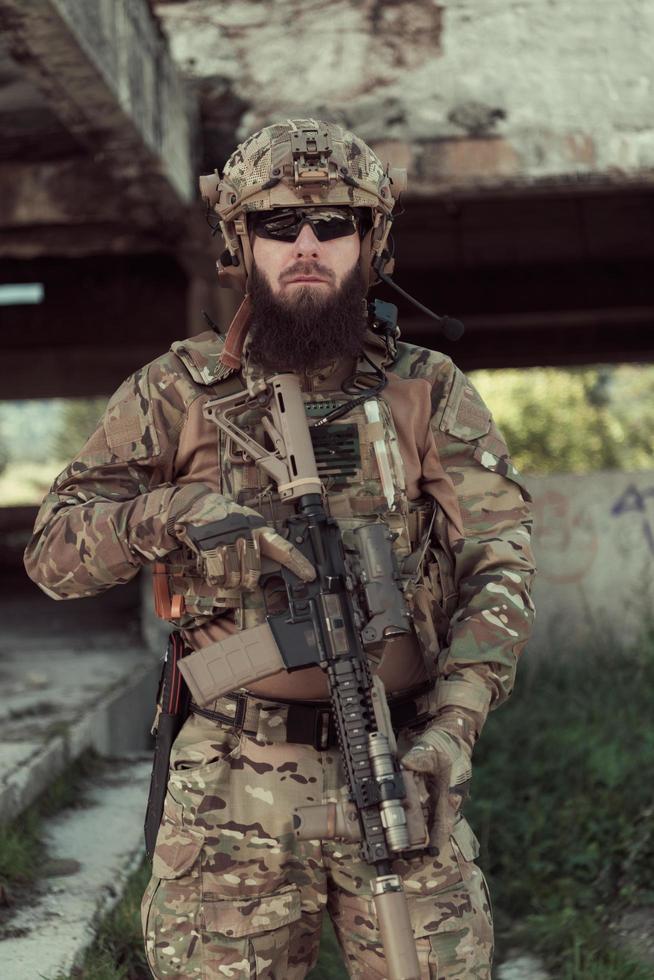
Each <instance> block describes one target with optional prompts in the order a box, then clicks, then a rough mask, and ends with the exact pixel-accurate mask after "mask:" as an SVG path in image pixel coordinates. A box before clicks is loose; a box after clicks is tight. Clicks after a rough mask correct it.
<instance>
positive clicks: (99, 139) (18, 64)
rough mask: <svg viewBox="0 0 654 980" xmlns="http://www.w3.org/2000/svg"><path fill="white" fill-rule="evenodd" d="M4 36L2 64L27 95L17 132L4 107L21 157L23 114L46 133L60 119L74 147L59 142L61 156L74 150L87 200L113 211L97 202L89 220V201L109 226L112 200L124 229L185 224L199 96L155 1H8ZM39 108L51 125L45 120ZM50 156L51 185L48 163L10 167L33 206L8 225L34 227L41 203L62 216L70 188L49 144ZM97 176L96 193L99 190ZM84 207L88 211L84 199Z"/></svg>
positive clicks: (14, 214)
mask: <svg viewBox="0 0 654 980" xmlns="http://www.w3.org/2000/svg"><path fill="white" fill-rule="evenodd" d="M0 29H1V32H2V36H3V44H4V47H3V49H2V51H0V64H2V65H3V66H4V69H5V71H6V72H7V73H8V76H9V82H10V83H13V87H12V86H11V85H10V93H9V95H10V97H13V96H12V91H13V92H14V93H15V94H17V95H19V96H20V97H21V98H22V100H23V101H22V104H21V107H20V111H19V112H16V116H15V120H14V130H12V128H11V112H10V109H11V103H9V104H8V103H7V100H6V99H5V100H4V101H2V100H0V110H2V113H3V115H2V119H3V120H7V119H8V120H9V123H10V125H9V133H10V137H11V138H12V141H11V145H12V146H13V147H14V151H19V150H20V146H21V143H20V140H18V137H17V133H16V131H15V130H16V129H20V122H21V120H22V119H23V116H25V121H26V128H27V129H29V126H30V124H33V125H34V126H35V127H36V128H37V131H38V130H39V129H41V128H42V127H44V126H46V131H47V132H51V131H52V125H51V123H50V122H49V119H50V117H53V118H54V119H55V120H57V122H58V124H59V125H60V126H61V127H63V129H64V131H65V133H66V134H67V139H68V141H69V145H68V147H67V148H66V146H63V145H62V144H61V141H60V142H59V144H58V146H57V147H55V148H54V150H53V151H52V152H53V154H54V157H53V159H55V160H56V159H57V157H58V156H60V155H61V153H62V152H64V151H65V150H66V149H68V152H69V155H72V154H74V157H75V163H76V164H80V165H81V168H80V169H81V175H82V178H83V179H85V180H84V183H85V186H84V188H83V190H85V191H86V192H87V193H86V195H83V196H90V197H92V198H93V197H100V198H103V199H104V201H103V205H97V204H96V205H94V206H93V205H92V206H91V213H90V214H89V206H88V205H84V204H83V205H82V207H81V211H82V214H84V215H88V220H89V221H91V222H93V221H96V220H98V219H99V220H101V221H102V220H107V217H108V215H107V212H108V211H110V207H111V203H113V205H114V210H113V215H112V217H113V219H114V221H115V222H119V221H120V220H121V219H122V218H124V217H129V220H130V222H131V223H133V222H135V221H136V222H140V223H142V224H145V225H152V224H153V223H154V222H156V221H157V220H161V218H162V217H163V218H165V219H167V220H169V219H170V216H171V215H172V216H176V217H178V218H179V219H180V220H181V219H182V218H183V217H184V216H185V214H186V208H187V205H188V204H189V202H190V201H192V200H193V199H194V197H195V160H194V152H193V150H194V146H193V141H194V136H195V122H196V115H195V100H194V99H193V98H189V93H188V91H187V89H186V87H185V86H184V84H183V82H182V80H181V79H180V77H179V75H178V72H177V69H176V66H175V64H174V61H173V59H172V57H171V55H170V52H169V50H168V45H167V42H166V38H165V36H164V35H163V33H162V31H161V29H160V26H159V24H158V22H157V20H156V19H155V18H154V16H153V14H152V11H151V9H150V6H149V4H148V3H147V2H146V0H98V2H95V3H84V2H83V0H31V2H30V3H29V4H25V3H22V2H20V0H0ZM38 107H41V108H42V109H43V110H46V115H47V118H45V117H44V118H42V116H41V115H38V113H37V115H34V112H35V110H36V109H37V108H38ZM30 113H32V115H30ZM25 114H26V115H25ZM24 125H25V123H24ZM71 151H72V152H71ZM34 155H35V154H34V153H33V156H34ZM84 157H86V159H84ZM39 161H45V164H41V166H42V167H43V168H44V172H43V175H42V179H39V173H38V166H36V170H37V172H36V173H35V172H34V170H35V162H34V160H32V162H31V167H32V170H31V171H30V173H29V174H26V173H23V174H20V173H19V172H18V173H17V172H16V168H17V166H20V165H22V164H23V163H24V161H23V159H22V158H21V157H20V156H19V157H18V159H17V160H16V162H15V164H14V165H13V166H10V168H9V172H8V174H7V175H6V179H7V178H8V179H9V180H14V181H16V182H17V183H18V185H19V189H20V191H21V193H20V194H19V197H20V199H21V203H22V204H23V205H25V204H26V202H27V205H26V206H23V207H22V208H14V209H13V210H12V209H9V210H7V209H5V211H3V213H2V215H1V216H0V218H1V220H2V224H3V225H5V226H6V225H9V226H20V225H21V224H25V223H26V222H27V221H30V220H34V215H38V211H39V209H38V203H39V201H38V198H43V199H44V201H45V203H46V215H45V218H44V219H42V221H41V223H46V221H47V220H48V219H49V220H50V222H51V223H55V221H56V220H57V219H56V216H54V217H53V215H52V214H51V212H53V210H54V212H56V210H57V206H56V204H53V203H52V198H55V199H56V197H57V192H59V196H61V194H62V192H61V189H60V188H58V187H57V186H56V183H57V182H56V166H55V179H54V180H52V179H51V178H52V175H51V174H50V173H49V170H48V167H50V168H52V160H51V158H50V147H49V146H48V144H47V142H45V141H44V142H43V145H42V146H41V154H40V157H39ZM58 162H59V165H60V166H61V163H60V161H58ZM94 179H95V181H96V182H97V183H96V186H95V188H94V193H93V194H89V193H88V185H89V184H91V185H92V183H93V180H94ZM103 180H104V183H103ZM107 180H110V181H113V188H112V187H111V186H107ZM30 185H31V188H32V190H31V193H32V198H35V197H36V198H37V200H36V201H34V200H33V201H32V207H31V208H30V207H29V202H30V191H29V187H30ZM53 185H54V186H53ZM65 190H66V188H64V192H65ZM73 200H74V201H75V203H76V204H77V205H78V206H79V205H80V202H79V199H78V196H75V195H73ZM94 212H95V213H94Z"/></svg>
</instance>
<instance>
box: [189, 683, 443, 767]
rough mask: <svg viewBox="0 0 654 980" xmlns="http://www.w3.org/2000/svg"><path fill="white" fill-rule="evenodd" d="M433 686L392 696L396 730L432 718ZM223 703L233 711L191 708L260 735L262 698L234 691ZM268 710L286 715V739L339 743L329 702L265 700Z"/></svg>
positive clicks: (327, 744) (320, 744)
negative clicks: (430, 703)
mask: <svg viewBox="0 0 654 980" xmlns="http://www.w3.org/2000/svg"><path fill="white" fill-rule="evenodd" d="M432 688H433V684H432V683H431V682H429V683H427V684H422V685H421V686H420V687H416V688H414V689H413V690H411V691H407V692H406V693H403V694H399V695H396V696H395V697H390V698H389V699H388V707H389V710H390V715H391V724H392V726H393V730H394V731H395V732H398V731H399V730H400V729H401V728H411V727H414V726H417V725H421V724H423V723H424V722H426V721H429V719H430V718H432V717H433V711H430V710H429V707H428V699H426V698H424V697H422V695H425V694H427V693H428V692H430V691H431V690H432ZM220 701H221V702H226V701H227V702H230V704H229V705H228V706H227V705H226V707H229V709H230V710H229V712H222V711H213V710H211V709H209V708H201V707H200V706H199V705H197V704H196V703H195V702H194V701H191V704H190V710H191V712H193V714H197V715H202V717H203V718H209V719H210V720H211V721H216V722H220V723H221V724H223V725H224V724H227V725H230V726H231V727H233V728H234V730H235V731H237V732H239V733H240V732H243V733H244V734H245V735H252V736H256V735H257V733H258V724H257V722H258V718H259V714H260V710H261V709H262V708H263V705H262V701H261V698H257V697H255V696H254V695H252V694H244V693H241V692H238V691H237V692H234V693H233V694H226V695H224V696H223V697H222V698H220ZM263 704H264V705H265V708H264V710H265V711H267V712H270V711H273V710H274V709H275V708H276V707H277V708H279V709H280V710H281V711H283V712H284V713H285V715H286V719H285V722H286V723H285V728H286V731H285V736H286V737H285V741H286V742H293V743H295V744H299V745H312V746H313V748H314V749H317V750H318V751H324V750H325V749H329V748H332V747H333V746H335V745H337V744H338V738H337V733H336V724H335V722H334V716H333V714H332V709H331V705H330V704H328V703H326V702H325V701H278V700H277V701H274V702H272V701H265V702H263ZM232 705H233V707H232Z"/></svg>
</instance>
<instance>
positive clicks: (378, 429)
mask: <svg viewBox="0 0 654 980" xmlns="http://www.w3.org/2000/svg"><path fill="white" fill-rule="evenodd" d="M216 340H217V341H218V342H219V341H220V338H216ZM172 349H173V351H174V353H175V354H176V355H177V357H178V358H179V359H180V360H181V361H182V362H183V364H184V365H185V367H186V369H187V370H188V372H189V374H190V375H191V377H192V378H193V380H194V381H195V382H196V383H198V384H201V385H203V386H206V387H207V393H208V394H209V395H210V397H211V398H214V397H218V398H220V397H224V396H226V395H228V394H232V393H234V392H235V391H238V390H239V389H241V388H243V387H244V382H243V381H242V379H241V378H240V377H239V376H238V375H234V374H231V375H230V376H228V377H222V378H220V377H216V375H220V372H221V370H222V369H221V368H220V367H218V366H217V365H218V361H217V359H216V360H214V358H212V363H211V364H210V365H209V366H207V362H206V358H199V357H198V354H197V351H195V350H194V349H193V343H192V342H191V341H182V342H179V343H177V344H174V345H173V348H172ZM367 353H368V355H369V356H370V355H371V354H372V356H373V357H375V358H376V362H377V363H380V360H381V358H380V350H379V348H376V349H372V350H371V349H370V348H367ZM225 373H226V372H225ZM303 398H304V402H305V409H306V413H307V417H308V418H309V420H318V419H320V418H322V417H324V416H325V415H327V414H328V413H330V412H332V411H333V410H335V409H337V408H339V407H340V406H342V405H344V404H345V403H346V402H348V401H349V400H350V396H349V395H346V394H344V392H343V391H342V390H341V389H340V388H339V389H338V390H334V391H331V390H321V391H320V392H318V393H311V392H305V393H303ZM234 421H235V422H236V423H237V424H238V425H239V427H240V428H242V429H244V430H245V431H246V432H247V433H248V434H249V435H250V436H252V437H253V438H254V439H255V440H256V441H257V442H259V443H261V444H265V440H266V438H267V437H266V435H265V433H264V430H263V426H262V424H261V411H260V410H259V409H253V410H252V409H251V410H248V411H246V412H244V413H243V414H242V415H240V416H237V417H235V418H234ZM208 424H209V423H208ZM310 431H311V437H312V443H313V447H314V452H315V456H316V464H317V467H318V472H319V475H320V477H321V479H322V481H323V485H324V487H325V506H326V510H327V512H328V514H329V515H330V516H331V517H333V518H334V519H335V520H336V521H337V523H338V525H339V528H340V531H341V534H342V536H343V543H344V546H345V549H346V552H347V551H348V549H349V548H355V540H354V537H353V532H354V530H355V529H356V528H358V527H361V526H362V525H364V524H367V523H372V522H378V521H383V522H384V523H385V524H386V525H387V526H388V528H389V530H390V532H391V534H392V535H393V541H392V549H393V553H394V556H395V561H396V563H397V569H398V570H399V571H400V574H401V582H402V586H403V588H404V591H405V595H406V596H407V600H408V601H409V605H410V608H411V609H412V611H414V613H417V615H414V625H415V629H416V633H417V634H418V637H419V639H420V645H421V647H422V649H423V653H424V654H425V660H426V662H428V665H429V667H430V673H432V672H433V669H434V661H435V659H436V657H437V655H438V649H439V648H440V646H441V645H442V639H443V636H440V638H439V637H438V635H437V634H438V633H439V632H441V631H440V630H439V620H441V621H443V622H442V624H441V625H443V627H444V623H445V620H444V614H443V611H442V610H441V609H438V610H435V609H434V608H433V605H434V598H435V595H434V592H435V591H436V592H437V593H438V595H440V596H442V595H443V594H444V593H445V592H447V591H449V592H450V593H451V594H452V593H453V588H448V586H447V585H446V586H445V587H444V586H443V582H442V581H441V578H442V575H441V571H442V570H445V571H447V570H446V569H444V568H443V566H444V565H447V562H446V561H445V559H444V556H442V557H441V562H440V566H439V564H438V561H437V560H436V555H435V552H434V549H433V548H432V547H431V546H430V545H429V544H428V538H429V531H430V529H431V526H432V522H433V520H434V518H435V517H436V515H435V510H437V509H438V508H435V505H434V501H433V500H432V498H431V497H430V498H421V499H419V500H414V501H409V500H408V497H407V493H406V486H405V478H404V469H403V464H402V459H401V456H400V452H399V446H398V438H397V433H396V429H395V423H394V420H393V416H392V412H391V409H390V406H389V405H388V403H387V402H386V401H384V398H383V394H382V395H381V396H376V397H371V398H368V399H367V400H366V401H365V402H363V403H360V404H358V405H356V406H355V407H353V408H351V409H350V410H349V411H348V412H347V414H346V415H344V416H341V417H340V418H335V419H334V420H333V421H330V422H328V423H327V424H326V425H322V426H318V427H315V426H311V429H310ZM216 440H217V458H218V459H219V460H220V467H219V470H220V472H219V483H218V490H219V492H220V493H222V494H224V495H225V496H227V497H229V498H230V499H232V500H235V501H236V502H237V503H239V504H242V505H246V506H248V507H252V508H253V509H255V510H257V511H258V512H259V513H260V514H262V516H263V517H264V518H265V520H266V522H267V523H269V524H270V525H271V526H273V527H275V529H276V530H278V531H280V532H282V533H283V532H284V530H285V525H286V520H287V518H288V517H290V516H291V515H292V514H293V513H294V508H293V505H292V504H289V503H286V502H282V501H281V500H280V498H279V495H278V493H277V490H276V487H275V485H274V483H273V482H272V481H271V480H270V478H269V477H268V476H267V475H266V474H265V473H264V472H262V471H261V470H260V469H259V468H258V467H257V466H255V465H254V464H253V463H252V461H251V460H250V459H249V458H248V457H247V456H246V455H245V454H244V453H243V451H242V450H241V449H240V448H239V447H238V446H237V445H236V444H235V443H234V442H233V441H232V440H231V439H229V438H228V437H225V436H224V434H223V433H222V432H221V431H220V430H219V429H218V427H216ZM166 565H167V574H168V584H169V590H170V594H171V595H172V596H174V597H181V598H182V599H183V614H182V615H181V616H179V617H178V618H175V619H174V620H171V622H173V623H174V625H175V626H176V627H178V628H180V627H181V628H186V629H189V628H190V629H192V628H193V627H195V626H199V625H202V624H204V623H207V622H209V621H210V620H212V619H214V618H215V617H216V616H220V615H222V614H225V613H227V614H228V616H229V618H230V619H231V620H232V621H233V622H234V624H235V625H236V626H237V628H239V629H244V628H249V627H252V626H256V625H258V624H259V623H261V622H263V621H264V620H265V616H266V613H267V612H268V611H277V609H278V608H279V606H278V605H277V603H278V602H284V601H285V595H279V594H278V595H271V594H267V595H264V593H263V591H262V590H261V589H260V588H257V589H255V590H254V591H253V592H243V591H242V590H239V589H224V588H223V589H221V588H216V587H215V586H211V585H209V584H208V583H206V582H205V580H204V579H203V578H202V577H201V575H200V574H199V570H198V567H197V564H196V558H195V556H194V555H193V554H192V553H191V552H187V551H185V550H184V549H178V550H177V551H175V552H172V553H171V554H170V555H169V556H168V559H167V562H166ZM446 577H448V576H447V574H446ZM449 577H450V578H451V575H450V576H449ZM178 604H179V599H178Z"/></svg>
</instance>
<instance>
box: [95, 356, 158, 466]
mask: <svg viewBox="0 0 654 980" xmlns="http://www.w3.org/2000/svg"><path fill="white" fill-rule="evenodd" d="M104 432H105V437H106V439H107V445H108V447H109V449H110V450H111V452H112V453H113V454H114V455H115V456H118V457H119V459H122V460H124V461H125V462H132V461H135V460H140V459H152V458H154V457H156V456H158V455H159V453H160V446H159V437H158V435H157V430H156V427H155V424H154V414H153V410H152V400H151V394H150V391H149V387H148V380H147V370H144V371H137V372H136V374H134V375H132V377H131V378H128V379H127V381H125V382H124V383H123V384H122V385H121V386H120V388H119V389H118V391H117V392H116V394H115V395H114V396H113V397H112V398H111V399H110V401H109V404H108V405H107V411H106V413H105V417H104Z"/></svg>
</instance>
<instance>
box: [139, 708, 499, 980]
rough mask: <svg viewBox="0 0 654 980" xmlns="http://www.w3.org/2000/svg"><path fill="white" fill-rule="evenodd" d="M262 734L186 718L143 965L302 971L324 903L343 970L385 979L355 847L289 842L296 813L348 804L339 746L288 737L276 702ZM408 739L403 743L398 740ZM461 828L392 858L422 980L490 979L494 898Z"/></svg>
mask: <svg viewBox="0 0 654 980" xmlns="http://www.w3.org/2000/svg"><path fill="white" fill-rule="evenodd" d="M260 708H261V711H260V715H259V722H258V731H257V735H256V737H250V736H247V735H243V734H241V735H239V734H237V733H235V731H234V729H233V728H230V727H229V726H228V725H224V726H221V725H219V724H216V723H215V722H213V721H209V720H207V719H205V718H202V717H200V716H198V715H192V716H191V717H190V718H189V719H188V721H187V722H186V724H185V725H184V728H183V729H182V731H181V732H180V734H179V736H178V738H177V740H176V742H175V746H174V748H173V753H172V757H171V772H170V781H169V788H168V795H167V798H166V803H165V810H164V817H163V821H162V824H161V827H160V830H159V836H158V838H157V846H156V849H155V855H154V860H153V875H152V878H151V880H150V883H149V884H148V887H147V889H146V892H145V895H144V896H143V903H142V921H143V932H144V936H145V941H146V952H147V958H148V963H149V965H150V969H151V970H152V973H153V976H154V977H156V978H162V980H163V978H168V980H173V978H174V980H182V978H184V980H187V978H203V980H253V978H258V980H282V978H283V980H301V978H303V977H306V976H307V974H308V973H309V971H310V970H311V969H312V967H313V966H314V965H315V963H316V959H317V956H318V948H319V944H320V930H321V918H322V913H323V910H324V909H325V907H326V908H327V910H328V912H329V914H330V916H331V918H332V921H333V924H334V928H335V931H336V935H337V938H338V941H339V943H340V946H341V949H342V952H343V957H344V960H345V963H346V965H347V970H348V972H349V975H350V977H353V978H357V980H360V978H361V980H381V978H383V977H385V976H386V973H385V961H384V957H383V954H382V950H381V942H380V937H379V931H378V928H377V923H376V920H375V913H374V908H373V905H372V901H371V891H370V879H371V877H373V869H372V868H370V867H369V866H368V865H366V864H364V863H363V862H362V861H361V859H360V858H359V856H358V846H357V845H356V844H351V843H343V842H342V841H337V840H333V841H322V842H318V841H303V842H300V841H297V840H296V838H295V836H294V834H293V831H292V821H291V815H292V812H293V808H294V807H296V806H303V805H307V804H311V803H320V802H327V801H335V800H339V799H344V798H345V795H346V789H345V786H344V776H343V772H342V769H341V765H340V760H339V757H338V752H337V750H329V751H326V752H318V751H317V750H315V749H314V748H312V747H310V746H305V745H297V744H290V743H288V742H286V741H285V740H284V738H285V717H284V710H285V709H284V708H281V709H280V707H279V706H278V705H272V704H270V703H269V702H265V701H262V702H260ZM403 747H404V748H406V747H408V743H405V744H404V746H402V742H400V748H403ZM477 852H478V848H477V843H476V840H475V838H474V835H473V834H472V832H471V830H470V828H469V827H468V824H467V823H466V821H465V820H464V819H461V820H460V821H459V822H458V824H457V825H456V827H455V832H454V834H453V837H452V838H451V846H450V847H449V848H448V853H442V854H439V856H438V857H430V856H428V855H425V856H424V857H420V858H414V859H411V860H398V861H396V862H394V870H395V871H396V872H397V873H399V874H400V875H401V876H402V878H403V881H404V887H405V891H406V893H407V895H408V901H409V906H410V913H411V919H412V923H413V928H414V935H415V937H416V945H417V948H418V954H419V959H420V964H421V980H422V978H424V980H427V978H438V980H446V978H447V980H449V978H453V977H457V978H469V977H470V978H476V980H490V975H491V974H490V962H491V957H492V945H493V931H492V922H491V913H490V903H489V898H488V892H487V890H486V884H485V882H484V879H483V875H482V873H481V871H480V870H479V869H478V868H477V866H476V865H475V863H474V858H475V856H476V855H477Z"/></svg>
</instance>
